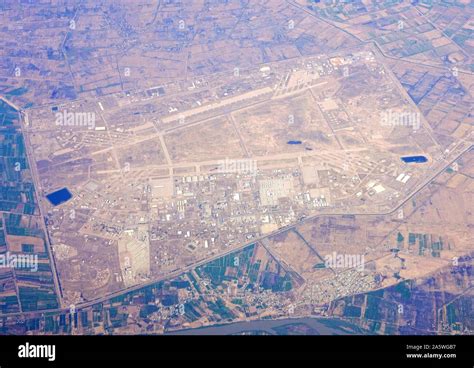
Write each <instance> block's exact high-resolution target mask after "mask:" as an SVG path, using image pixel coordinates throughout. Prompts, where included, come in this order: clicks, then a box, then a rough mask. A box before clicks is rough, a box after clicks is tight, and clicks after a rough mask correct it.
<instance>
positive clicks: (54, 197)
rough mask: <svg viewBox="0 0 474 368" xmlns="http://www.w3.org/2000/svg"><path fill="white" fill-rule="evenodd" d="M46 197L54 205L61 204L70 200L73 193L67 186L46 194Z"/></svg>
mask: <svg viewBox="0 0 474 368" xmlns="http://www.w3.org/2000/svg"><path fill="white" fill-rule="evenodd" d="M46 198H47V199H48V201H50V202H51V204H52V205H53V206H59V205H60V204H61V203H64V202H67V201H69V200H70V199H71V198H72V194H71V192H70V191H69V190H68V189H67V188H63V189H59V190H57V191H55V192H52V193H49V194H48V195H46Z"/></svg>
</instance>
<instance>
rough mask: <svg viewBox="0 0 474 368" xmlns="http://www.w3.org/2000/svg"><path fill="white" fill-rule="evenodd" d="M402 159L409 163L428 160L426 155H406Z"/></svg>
mask: <svg viewBox="0 0 474 368" xmlns="http://www.w3.org/2000/svg"><path fill="white" fill-rule="evenodd" d="M401 159H402V161H403V162H405V163H407V164H409V163H413V162H414V163H417V164H418V163H423V162H427V161H428V159H427V158H426V157H425V156H404V157H401Z"/></svg>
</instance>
